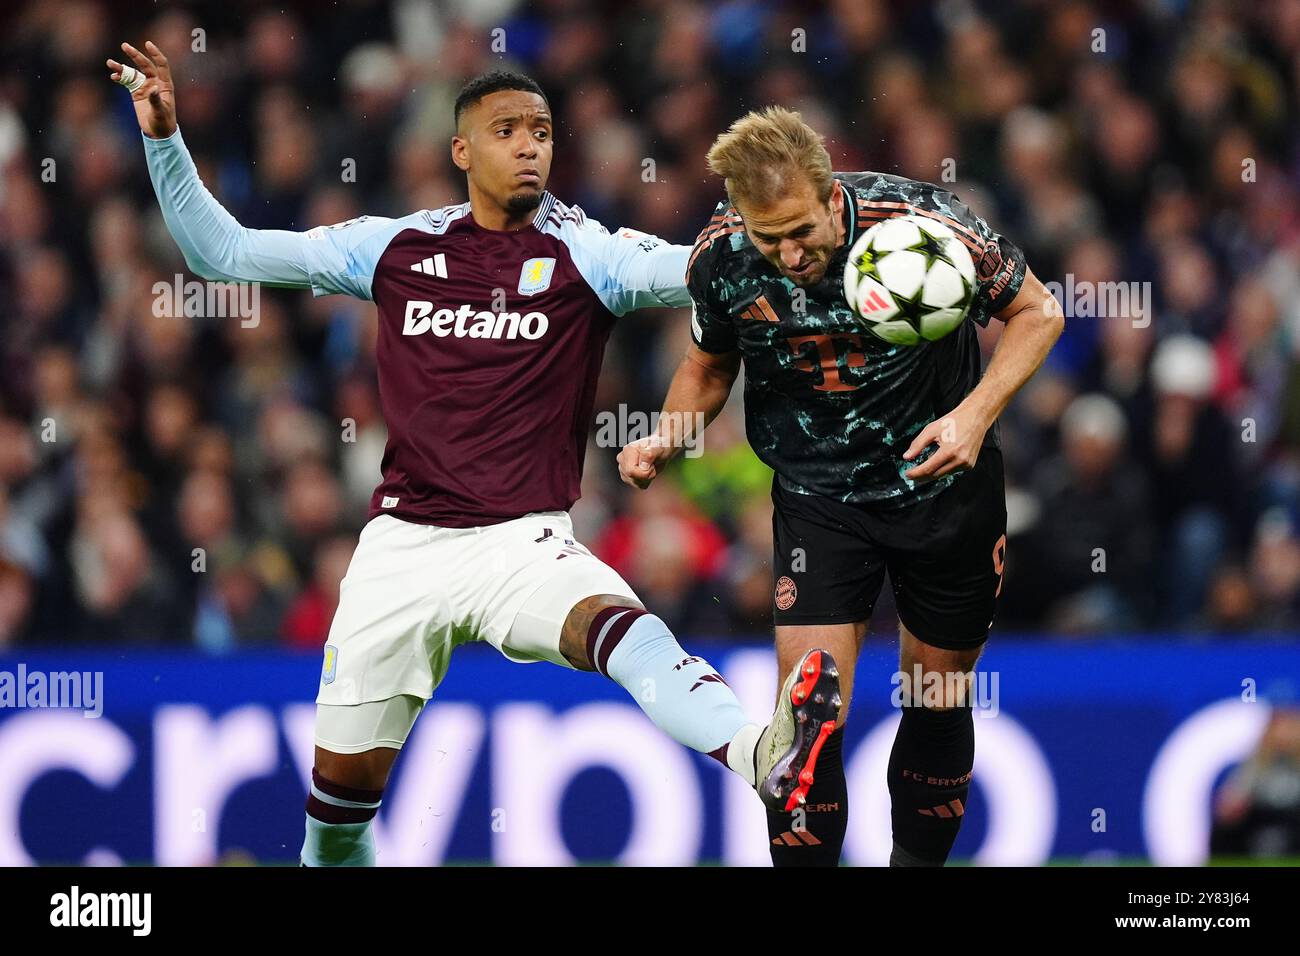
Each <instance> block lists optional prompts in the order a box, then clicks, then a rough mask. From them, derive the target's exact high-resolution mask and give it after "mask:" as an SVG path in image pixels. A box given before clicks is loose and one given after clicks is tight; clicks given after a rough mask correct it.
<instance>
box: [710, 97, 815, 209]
mask: <svg viewBox="0 0 1300 956" xmlns="http://www.w3.org/2000/svg"><path fill="white" fill-rule="evenodd" d="M708 160H709V170H710V171H711V172H713V173H714V174H715V175H718V176H721V177H722V178H723V180H724V181H725V183H726V187H727V197H728V198H729V199H730V200H731V203H732V205H733V206H734V205H735V204H736V202H737V201H738V200H744V201H746V202H749V203H755V204H758V205H767V204H768V203H770V202H772V201H773V200H775V199H777V198H778V197H780V196H783V195H785V194H786V193H788V192H789V187H790V180H791V178H792V177H793V175H796V174H803V175H804V176H806V177H807V178H808V181H809V182H810V183H811V184H812V188H813V192H814V193H816V195H817V198H818V200H819V201H821V202H828V201H829V200H830V198H831V188H832V186H833V185H834V183H835V177H834V175H833V174H832V172H831V156H830V153H828V152H827V151H826V144H825V141H824V140H823V139H822V135H821V134H820V133H818V132H817V131H816V130H815V129H813V128H812V127H811V126H809V125H808V124H807V123H805V122H804V121H803V117H802V116H800V115H799V114H798V113H796V112H795V111H794V110H787V109H784V108H783V107H780V106H769V107H767V108H766V109H764V110H762V111H760V112H752V113H746V114H745V115H744V116H742V117H741V118H740V119H738V120H736V122H734V123H732V124H731V128H730V129H729V130H727V131H726V132H725V133H723V134H722V135H721V136H719V137H718V138H717V140H715V141H714V143H713V147H712V148H711V149H710V150H709V156H708Z"/></svg>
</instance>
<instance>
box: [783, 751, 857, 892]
mask: <svg viewBox="0 0 1300 956" xmlns="http://www.w3.org/2000/svg"><path fill="white" fill-rule="evenodd" d="M843 743H844V728H843V727H836V728H835V730H834V731H832V732H831V734H830V736H829V737H827V738H826V742H825V743H824V744H822V749H821V753H820V754H819V755H818V757H817V766H816V768H815V769H814V771H813V773H814V777H813V785H812V786H811V787H809V788H808V802H807V803H806V804H805V805H804V812H803V813H802V814H800V813H798V812H797V811H794V812H791V813H776V812H775V811H772V810H769V811H767V835H768V838H769V839H770V840H771V846H770V847H769V849H770V850H771V852H772V865H773V866H839V864H840V850H841V849H842V848H843V846H844V830H845V829H846V828H847V827H848V823H849V788H848V783H847V782H846V781H845V779H844V757H843V751H842V745H843ZM800 823H802V825H800Z"/></svg>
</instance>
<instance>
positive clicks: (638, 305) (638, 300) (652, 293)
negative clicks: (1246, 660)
mask: <svg viewBox="0 0 1300 956" xmlns="http://www.w3.org/2000/svg"><path fill="white" fill-rule="evenodd" d="M560 238H561V239H562V240H563V241H564V244H565V245H566V246H568V247H569V254H570V255H572V256H573V262H574V264H575V265H576V266H577V267H578V271H579V272H580V273H582V277H583V278H584V279H586V280H587V284H588V285H590V286H591V288H592V289H593V290H594V291H595V293H596V295H598V296H599V297H600V301H601V302H603V303H604V304H605V308H607V309H609V311H611V312H613V313H614V314H615V315H625V314H626V313H628V312H632V311H634V310H636V309H645V308H655V307H660V308H663V307H666V308H674V309H676V308H685V307H687V306H689V305H690V304H691V294H690V292H689V291H688V290H687V288H686V263H687V261H688V260H689V259H690V257H691V247H690V246H675V245H672V244H671V243H667V242H664V241H663V240H662V239H660V238H659V237H658V236H652V235H649V234H648V233H644V232H638V231H637V230H635V229H626V228H623V229H619V230H618V231H617V232H615V233H613V234H611V233H610V232H608V231H607V230H606V229H605V227H604V226H602V225H601V224H600V223H598V222H596V221H595V220H594V219H586V218H583V219H582V220H581V221H580V222H574V221H572V220H566V221H565V222H564V224H563V225H562V227H561V229H560Z"/></svg>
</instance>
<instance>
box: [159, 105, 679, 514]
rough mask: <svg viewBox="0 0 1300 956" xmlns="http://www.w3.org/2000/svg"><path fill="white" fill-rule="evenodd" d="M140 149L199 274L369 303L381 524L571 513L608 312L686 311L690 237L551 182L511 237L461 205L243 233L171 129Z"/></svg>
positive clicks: (374, 506)
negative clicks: (384, 440)
mask: <svg viewBox="0 0 1300 956" xmlns="http://www.w3.org/2000/svg"><path fill="white" fill-rule="evenodd" d="M145 151H146V155H147V158H148V164H149V172H150V176H151V178H152V180H153V183H154V188H155V191H156V192H157V194H158V198H159V201H160V203H161V206H162V211H163V215H164V218H165V219H166V222H167V225H168V228H169V229H170V231H171V233H172V235H173V236H174V237H175V239H176V241H177V244H178V245H179V246H180V248H181V250H182V252H183V253H184V255H185V260H186V263H187V264H188V265H189V267H190V269H191V270H193V271H194V272H195V273H197V274H198V275H200V276H202V277H204V278H207V279H220V280H227V281H243V282H261V283H265V284H267V285H275V286H287V287H292V288H303V289H307V288H310V289H311V290H312V291H313V293H314V294H316V295H328V294H332V293H341V294H345V295H351V296H356V297H358V298H362V299H370V300H373V301H374V302H375V304H376V306H377V308H378V313H379V335H378V345H377V361H378V366H379V393H380V402H381V406H382V409H383V414H384V419H385V421H386V422H387V424H388V445H387V447H386V449H385V452H384V458H383V465H382V473H383V481H382V482H381V484H380V485H379V487H378V488H376V489H375V493H374V497H373V499H372V501H371V509H370V511H371V516H372V517H373V516H374V515H375V514H380V513H383V514H392V515H395V516H397V517H400V518H403V519H405V520H408V521H414V522H419V523H426V524H437V525H443V526H449V527H472V526H481V525H487V524H494V523H498V522H502V521H507V520H510V519H512V518H517V517H520V516H522V515H524V514H528V513H530V512H539V511H564V510H568V508H570V507H571V506H572V504H573V503H574V501H576V500H577V498H578V496H579V486H580V482H581V477H582V461H583V456H584V453H585V450H586V440H587V433H588V431H589V429H590V426H591V420H592V412H593V404H594V401H595V392H596V383H597V379H598V376H599V373H600V364H601V359H602V357H603V353H604V348H605V343H606V341H607V339H608V336H609V333H610V330H611V329H612V327H613V323H614V320H615V318H616V317H618V316H621V315H623V314H624V313H627V312H630V311H632V310H634V309H638V308H643V307H647V306H676V307H684V306H687V305H689V304H690V295H689V293H688V292H687V291H686V288H685V281H684V276H685V274H686V264H687V259H688V257H689V255H690V249H689V248H688V247H685V246H675V245H670V244H668V243H665V242H663V241H661V240H660V239H658V238H656V237H654V236H650V235H646V234H645V233H641V232H637V231H636V230H632V229H620V230H618V231H616V232H614V233H610V232H608V231H607V230H606V229H605V228H604V227H603V226H601V225H600V224H599V223H597V222H595V221H593V220H590V219H587V218H586V216H585V215H584V214H583V212H582V210H581V209H579V208H578V207H576V206H566V205H565V204H564V203H562V202H560V201H559V200H557V199H556V198H555V197H554V196H552V195H551V194H550V193H544V194H543V197H542V202H541V205H540V206H539V208H538V209H537V213H536V216H535V217H534V219H533V221H532V223H531V224H530V225H529V226H527V227H525V228H523V229H519V230H514V231H498V230H491V229H486V228H484V227H482V226H480V225H478V223H476V222H475V221H474V217H473V216H472V215H471V213H470V206H469V203H462V204H460V205H454V206H446V207H443V208H441V209H437V210H421V211H419V212H416V213H413V214H411V215H409V216H404V217H402V218H398V219H388V218H382V217H367V216H362V217H359V218H357V219H353V220H351V221H348V222H343V223H339V224H337V225H333V226H323V227H317V228H314V229H311V230H309V231H306V232H290V231H283V230H250V229H245V228H244V227H242V226H240V225H239V223H238V222H236V221H235V219H234V218H233V217H232V216H231V215H230V214H229V213H228V212H227V211H226V210H225V209H223V208H222V207H221V205H220V204H219V203H218V202H217V201H216V200H215V199H214V198H213V197H212V196H211V194H210V193H209V192H208V191H207V190H206V189H205V188H204V186H203V184H202V182H201V181H200V180H199V177H198V173H197V171H196V170H195V168H194V163H193V161H192V160H191V158H190V155H189V153H188V151H187V150H186V149H185V145H184V141H183V140H182V138H181V134H180V131H179V130H178V131H177V132H176V133H174V134H173V135H172V136H171V137H168V138H166V139H150V138H148V137H146V138H145Z"/></svg>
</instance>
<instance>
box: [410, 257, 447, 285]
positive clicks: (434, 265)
mask: <svg viewBox="0 0 1300 956" xmlns="http://www.w3.org/2000/svg"><path fill="white" fill-rule="evenodd" d="M411 271H412V272H423V273H424V274H425V275H427V276H437V277H438V278H439V279H445V278H447V256H446V254H445V253H442V252H440V253H438V254H437V255H436V256H429V257H427V258H425V259H421V260H420V261H419V262H413V263H411Z"/></svg>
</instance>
